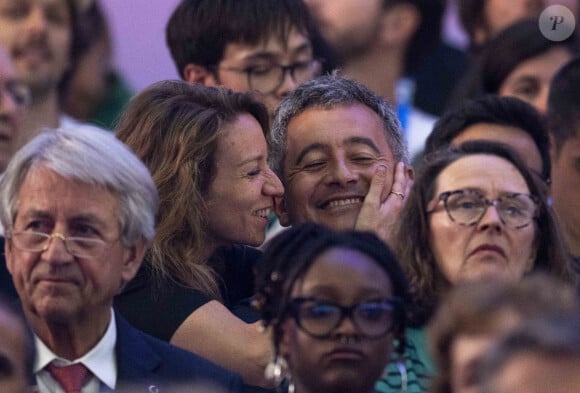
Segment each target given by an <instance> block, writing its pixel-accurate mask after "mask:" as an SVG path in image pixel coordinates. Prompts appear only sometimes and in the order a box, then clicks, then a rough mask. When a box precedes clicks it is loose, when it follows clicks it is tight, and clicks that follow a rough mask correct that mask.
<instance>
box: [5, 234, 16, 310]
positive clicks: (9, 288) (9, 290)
mask: <svg viewBox="0 0 580 393" xmlns="http://www.w3.org/2000/svg"><path fill="white" fill-rule="evenodd" d="M0 293H1V294H2V296H3V297H4V298H5V299H7V300H8V302H10V303H13V302H17V301H18V300H19V299H18V293H17V292H16V288H14V283H13V282H12V276H11V275H10V273H9V272H8V268H7V267H6V256H5V255H4V236H0Z"/></svg>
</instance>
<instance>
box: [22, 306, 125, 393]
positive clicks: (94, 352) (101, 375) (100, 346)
mask: <svg viewBox="0 0 580 393" xmlns="http://www.w3.org/2000/svg"><path fill="white" fill-rule="evenodd" d="M34 341H35V345H36V360H35V362H34V373H35V374H36V373H38V372H40V371H42V370H43V369H44V367H46V366H47V365H48V364H49V363H51V362H52V361H54V362H55V364H56V365H58V366H61V365H62V366H67V365H69V364H73V363H82V364H84V365H85V367H87V368H88V369H89V370H90V371H91V372H92V373H93V375H94V376H95V377H97V378H98V379H99V380H100V381H101V382H102V383H104V384H105V385H107V387H109V388H110V389H115V385H116V383H117V359H116V356H115V343H116V342H117V324H116V322H115V313H114V312H113V310H112V309H111V322H110V323H109V327H108V328H107V330H106V331H105V334H104V335H103V337H102V338H101V339H100V340H99V342H98V343H97V345H95V346H94V347H93V348H92V349H91V350H90V351H89V352H87V353H86V354H85V355H84V356H82V357H80V358H79V359H74V360H72V361H70V360H66V359H63V358H60V357H58V356H57V355H55V354H54V353H53V352H52V351H51V350H50V349H49V348H48V347H47V346H46V345H45V344H44V343H43V342H42V340H41V339H40V338H38V336H36V335H34Z"/></svg>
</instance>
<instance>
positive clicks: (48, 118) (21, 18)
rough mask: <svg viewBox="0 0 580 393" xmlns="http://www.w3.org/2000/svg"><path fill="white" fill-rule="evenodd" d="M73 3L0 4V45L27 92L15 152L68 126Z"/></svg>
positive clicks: (0, 0)
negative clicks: (65, 106)
mask: <svg viewBox="0 0 580 393" xmlns="http://www.w3.org/2000/svg"><path fill="white" fill-rule="evenodd" d="M79 3H80V2H77V0H22V1H13V0H0V25H1V26H2V29H0V45H2V46H4V48H5V49H6V50H7V51H8V53H9V54H10V57H11V59H12V64H13V66H14V69H15V71H16V75H17V77H18V79H20V80H21V81H22V82H24V83H25V84H26V85H27V86H28V89H29V90H30V98H31V100H30V105H28V106H27V107H26V109H25V111H24V116H23V119H22V125H21V130H20V133H19V138H18V140H17V147H20V146H22V145H24V144H25V143H26V142H28V141H29V140H30V139H32V138H33V137H34V136H35V135H36V134H37V133H39V132H40V131H41V129H43V128H45V127H51V128H56V127H60V126H70V125H72V124H74V121H73V120H72V119H71V118H70V117H67V116H64V115H63V113H62V110H61V109H62V108H61V99H62V94H63V93H64V91H65V90H66V84H67V82H68V79H69V76H70V73H71V72H72V70H73V69H74V62H75V59H76V56H77V51H78V47H79V40H80V32H79V20H78V12H79Z"/></svg>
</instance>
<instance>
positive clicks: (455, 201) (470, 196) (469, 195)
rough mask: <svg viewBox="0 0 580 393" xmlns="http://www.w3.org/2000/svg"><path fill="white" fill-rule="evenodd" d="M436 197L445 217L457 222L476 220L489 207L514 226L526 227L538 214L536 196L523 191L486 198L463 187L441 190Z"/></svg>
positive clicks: (515, 227) (504, 222)
mask: <svg viewBox="0 0 580 393" xmlns="http://www.w3.org/2000/svg"><path fill="white" fill-rule="evenodd" d="M438 200H439V201H443V204H444V206H445V210H446V211H447V215H448V216H449V219H450V220H451V221H454V222H456V223H458V224H460V225H474V224H476V223H478V222H479V220H481V218H482V217H483V215H484V214H485V212H486V211H487V208H488V207H489V206H495V208H496V210H497V213H498V215H499V217H500V219H501V222H502V223H503V224H505V225H506V226H508V227H511V228H514V229H521V228H524V227H526V226H528V225H529V224H530V223H531V222H532V221H533V220H534V218H536V217H537V215H538V203H539V198H538V197H536V196H535V195H529V194H523V193H512V194H506V195H502V196H501V197H499V198H497V199H492V200H489V199H487V198H485V197H484V196H483V195H482V194H481V193H480V192H479V191H476V190H469V189H463V190H455V191H447V192H443V193H441V194H439V197H438ZM432 212H433V210H431V211H429V212H427V213H432Z"/></svg>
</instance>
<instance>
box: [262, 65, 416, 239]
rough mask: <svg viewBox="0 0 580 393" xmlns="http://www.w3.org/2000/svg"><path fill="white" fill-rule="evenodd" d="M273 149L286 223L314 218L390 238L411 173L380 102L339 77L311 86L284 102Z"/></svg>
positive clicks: (395, 126)
mask: <svg viewBox="0 0 580 393" xmlns="http://www.w3.org/2000/svg"><path fill="white" fill-rule="evenodd" d="M271 147H272V151H271V165H272V168H273V169H274V170H275V172H276V173H277V174H278V176H279V177H280V179H282V182H283V184H284V188H285V190H286V194H285V195H284V198H283V199H282V200H280V201H278V202H279V203H278V204H277V207H276V209H277V214H278V218H279V219H280V223H281V224H282V225H285V226H287V225H291V224H296V223H301V222H306V221H312V222H316V223H318V224H323V225H325V226H328V227H330V228H333V229H359V230H370V231H373V232H375V233H377V235H379V236H380V237H381V238H382V239H383V240H385V241H388V240H389V237H390V234H391V231H392V228H393V224H394V223H395V222H396V221H397V219H398V217H399V212H400V209H401V208H402V207H403V204H404V199H405V196H406V195H407V194H408V192H409V190H410V187H411V185H412V178H413V169H412V168H411V167H410V166H409V162H408V152H407V146H406V144H405V140H404V137H403V134H402V131H401V126H400V123H399V121H398V120H397V117H396V115H395V113H394V112H393V111H392V109H391V108H390V107H389V106H388V104H387V103H386V102H385V101H384V100H383V99H382V98H381V97H379V96H378V95H376V94H375V93H373V92H371V91H370V90H369V89H368V88H366V87H365V86H363V85H361V84H360V83H358V82H355V81H352V80H349V79H344V78H341V77H338V76H335V75H332V76H324V77H321V78H318V79H316V80H312V81H309V82H306V83H304V84H303V85H301V86H299V87H298V88H297V89H296V90H295V91H294V92H292V93H291V94H289V95H288V96H287V97H286V98H285V99H284V100H283V101H282V102H281V104H280V107H279V108H278V110H277V112H276V115H275V118H274V123H273V126H272V134H271Z"/></svg>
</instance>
